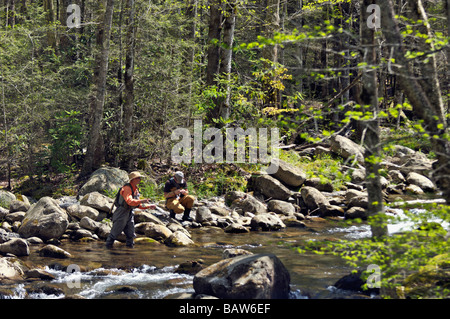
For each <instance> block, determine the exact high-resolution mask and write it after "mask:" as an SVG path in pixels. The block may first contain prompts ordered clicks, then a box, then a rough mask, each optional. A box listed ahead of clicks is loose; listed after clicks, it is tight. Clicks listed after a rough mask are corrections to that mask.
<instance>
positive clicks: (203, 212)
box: [195, 206, 213, 223]
mask: <svg viewBox="0 0 450 319" xmlns="http://www.w3.org/2000/svg"><path fill="white" fill-rule="evenodd" d="M211 220H213V217H212V214H211V210H209V208H208V207H205V206H201V207H199V208H198V209H197V211H196V213H195V221H196V222H197V223H204V222H210V221H211Z"/></svg>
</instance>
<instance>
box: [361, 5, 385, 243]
mask: <svg viewBox="0 0 450 319" xmlns="http://www.w3.org/2000/svg"><path fill="white" fill-rule="evenodd" d="M373 2H374V0H361V12H362V19H361V24H360V28H361V29H360V30H361V33H360V39H361V48H362V50H363V57H364V62H365V63H367V64H366V67H365V69H363V75H362V83H363V88H362V93H361V101H362V102H363V106H365V107H368V110H369V111H371V112H372V113H373V118H372V119H370V120H367V121H363V122H362V123H361V124H362V126H363V145H364V149H365V151H364V164H365V167H366V187H367V193H368V207H367V212H368V215H369V216H375V215H380V214H384V208H383V193H382V192H381V183H380V174H379V169H380V165H379V162H380V129H379V123H378V113H379V109H378V88H377V72H376V69H375V68H372V67H373V66H375V65H376V63H377V55H376V46H375V44H376V42H375V31H374V30H373V29H369V27H368V26H367V23H365V22H366V21H367V18H368V17H369V15H370V13H367V7H368V6H369V5H371V4H373ZM371 230H372V237H382V236H385V235H386V234H387V229H386V227H385V226H383V224H382V221H381V220H379V221H376V222H375V223H372V225H371Z"/></svg>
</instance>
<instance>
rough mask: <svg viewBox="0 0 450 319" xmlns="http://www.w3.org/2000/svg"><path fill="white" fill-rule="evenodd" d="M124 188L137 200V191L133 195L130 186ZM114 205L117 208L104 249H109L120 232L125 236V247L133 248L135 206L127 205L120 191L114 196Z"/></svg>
mask: <svg viewBox="0 0 450 319" xmlns="http://www.w3.org/2000/svg"><path fill="white" fill-rule="evenodd" d="M125 186H128V187H130V188H131V191H132V194H133V198H134V199H139V191H136V192H134V193H133V188H132V187H131V185H130V184H126V185H125ZM114 205H116V206H117V208H116V210H115V212H114V214H113V216H112V222H113V226H112V228H111V232H110V233H109V235H108V238H107V239H106V247H108V248H111V247H112V245H113V244H114V240H115V239H116V238H117V237H118V236H119V235H120V234H121V233H122V231H123V232H124V233H125V236H126V245H127V247H133V246H134V238H135V237H136V234H135V233H134V213H133V209H135V208H136V206H130V205H128V204H127V202H126V201H125V199H124V198H123V196H122V195H120V191H119V193H118V196H116V200H115V201H114Z"/></svg>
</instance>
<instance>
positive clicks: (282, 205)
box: [267, 199, 295, 216]
mask: <svg viewBox="0 0 450 319" xmlns="http://www.w3.org/2000/svg"><path fill="white" fill-rule="evenodd" d="M267 209H268V210H269V211H270V212H274V213H276V214H282V215H286V216H289V215H293V214H294V213H295V207H294V205H292V204H291V203H288V202H285V201H281V200H278V199H272V200H271V201H269V203H267Z"/></svg>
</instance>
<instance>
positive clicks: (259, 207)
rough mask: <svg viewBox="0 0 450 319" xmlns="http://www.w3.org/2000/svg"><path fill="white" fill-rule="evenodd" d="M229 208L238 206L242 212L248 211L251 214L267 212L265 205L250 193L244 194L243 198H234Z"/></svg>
mask: <svg viewBox="0 0 450 319" xmlns="http://www.w3.org/2000/svg"><path fill="white" fill-rule="evenodd" d="M231 208H239V209H241V210H242V212H244V213H245V212H249V213H252V214H256V215H257V214H262V213H267V207H266V205H264V204H263V203H261V202H260V201H259V200H257V199H256V198H255V197H253V196H251V195H248V194H247V195H245V197H244V198H239V199H236V200H235V201H234V202H233V204H232V205H231Z"/></svg>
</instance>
